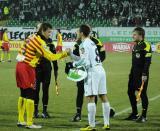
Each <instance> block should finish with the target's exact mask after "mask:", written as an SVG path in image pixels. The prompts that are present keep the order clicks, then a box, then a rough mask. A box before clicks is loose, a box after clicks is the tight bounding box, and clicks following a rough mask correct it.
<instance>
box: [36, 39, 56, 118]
mask: <svg viewBox="0 0 160 131" xmlns="http://www.w3.org/2000/svg"><path fill="white" fill-rule="evenodd" d="M44 40H45V39H44ZM45 41H46V44H47V48H49V50H50V51H51V52H52V53H54V54H56V50H55V46H54V45H53V44H51V43H52V40H51V39H48V40H45ZM52 63H53V67H54V75H55V79H56V78H57V75H58V64H57V61H53V62H52ZM51 73H52V66H51V62H50V61H49V60H47V59H45V58H41V60H40V62H39V64H38V66H37V67H36V91H35V112H34V117H35V118H38V117H39V114H38V104H39V92H40V85H41V83H42V91H43V96H42V103H43V112H42V118H48V117H50V116H49V114H48V112H47V106H48V100H49V85H50V81H51Z"/></svg>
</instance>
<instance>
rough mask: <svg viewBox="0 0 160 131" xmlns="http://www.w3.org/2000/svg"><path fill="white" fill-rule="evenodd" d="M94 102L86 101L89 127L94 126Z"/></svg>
mask: <svg viewBox="0 0 160 131" xmlns="http://www.w3.org/2000/svg"><path fill="white" fill-rule="evenodd" d="M95 116H96V104H95V103H88V121H89V125H90V126H91V127H95Z"/></svg>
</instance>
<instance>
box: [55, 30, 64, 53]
mask: <svg viewBox="0 0 160 131" xmlns="http://www.w3.org/2000/svg"><path fill="white" fill-rule="evenodd" d="M62 47H63V44H62V34H61V31H60V29H57V47H56V52H61V51H62Z"/></svg>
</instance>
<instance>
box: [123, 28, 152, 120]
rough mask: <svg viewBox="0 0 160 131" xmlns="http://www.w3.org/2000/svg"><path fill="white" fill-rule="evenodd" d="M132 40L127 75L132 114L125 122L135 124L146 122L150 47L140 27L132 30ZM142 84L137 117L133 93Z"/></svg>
mask: <svg viewBox="0 0 160 131" xmlns="http://www.w3.org/2000/svg"><path fill="white" fill-rule="evenodd" d="M133 39H134V42H135V43H136V44H135V45H134V47H133V50H132V67H131V71H130V74H129V82H128V96H129V100H130V104H131V107H132V113H131V114H130V115H129V116H128V117H127V118H126V120H136V121H137V122H146V121H147V117H146V115H147V109H148V96H147V86H148V80H149V68H150V64H151V57H152V54H151V53H152V51H151V45H150V43H148V42H147V41H145V40H144V39H145V31H144V29H143V28H141V27H137V28H135V29H134V30H133ZM142 82H144V86H143V90H142V92H141V100H142V114H141V115H140V116H138V110H137V101H136V95H135V92H136V91H139V88H140V87H141V84H142Z"/></svg>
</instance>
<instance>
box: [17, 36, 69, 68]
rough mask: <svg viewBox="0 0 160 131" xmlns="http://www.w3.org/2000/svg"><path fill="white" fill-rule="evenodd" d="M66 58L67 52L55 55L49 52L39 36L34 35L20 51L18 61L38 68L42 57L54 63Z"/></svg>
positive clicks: (25, 42)
mask: <svg viewBox="0 0 160 131" xmlns="http://www.w3.org/2000/svg"><path fill="white" fill-rule="evenodd" d="M66 56H67V52H65V51H64V52H61V53H59V54H53V53H52V52H50V51H49V49H48V47H47V45H46V42H45V41H44V40H42V39H41V37H40V36H39V35H37V34H33V35H31V36H29V37H28V38H27V39H26V40H25V41H24V44H23V46H22V47H21V49H20V50H19V53H18V56H17V60H18V61H20V62H22V61H23V62H25V63H28V64H29V65H30V66H32V67H36V66H37V64H38V62H39V59H40V58H41V57H45V58H46V59H48V60H50V61H54V60H58V59H61V58H63V57H66Z"/></svg>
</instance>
